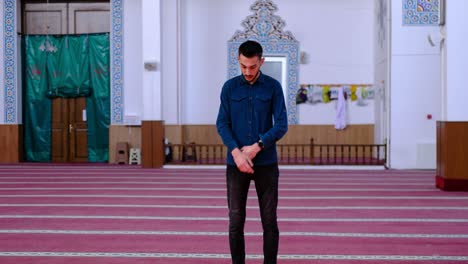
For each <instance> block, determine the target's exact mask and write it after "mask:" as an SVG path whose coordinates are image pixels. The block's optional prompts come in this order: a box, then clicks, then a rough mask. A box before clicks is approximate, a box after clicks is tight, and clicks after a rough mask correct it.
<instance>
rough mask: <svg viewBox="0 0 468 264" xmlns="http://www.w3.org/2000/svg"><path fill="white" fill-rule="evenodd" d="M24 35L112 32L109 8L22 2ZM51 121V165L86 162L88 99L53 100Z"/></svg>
mask: <svg viewBox="0 0 468 264" xmlns="http://www.w3.org/2000/svg"><path fill="white" fill-rule="evenodd" d="M22 13H23V16H22V21H23V23H22V25H23V32H24V33H25V34H41V35H47V34H49V35H54V34H59V35H62V34H89V33H104V32H110V4H109V1H106V2H98V3H96V2H93V3H89V2H88V3H83V1H81V2H80V3H73V2H72V1H62V2H58V1H54V3H43V1H42V2H40V1H32V0H31V1H25V2H23V12H22ZM51 100H52V113H51V115H52V117H51V120H52V121H51V131H52V132H51V162H87V161H88V144H87V132H88V125H87V120H86V97H77V98H61V97H58V98H54V99H51Z"/></svg>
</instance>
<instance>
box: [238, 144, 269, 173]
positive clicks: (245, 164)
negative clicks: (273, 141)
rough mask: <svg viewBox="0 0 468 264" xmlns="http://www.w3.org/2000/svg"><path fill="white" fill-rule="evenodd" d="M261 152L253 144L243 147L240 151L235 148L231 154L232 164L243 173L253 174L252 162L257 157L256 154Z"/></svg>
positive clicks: (258, 147) (256, 145)
mask: <svg viewBox="0 0 468 264" xmlns="http://www.w3.org/2000/svg"><path fill="white" fill-rule="evenodd" d="M260 150H262V149H261V148H260V146H259V145H258V143H254V144H252V145H250V146H244V147H242V148H241V149H239V148H235V149H233V150H232V152H231V154H232V157H233V158H234V162H235V163H236V165H237V168H238V169H239V170H240V171H241V172H244V173H250V174H252V173H254V170H253V166H254V164H253V162H252V160H253V159H254V158H255V156H257V154H258V152H260Z"/></svg>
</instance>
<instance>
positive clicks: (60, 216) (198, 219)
mask: <svg viewBox="0 0 468 264" xmlns="http://www.w3.org/2000/svg"><path fill="white" fill-rule="evenodd" d="M0 218H49V219H126V220H170V221H228V220H229V219H228V218H227V217H176V216H173V217H170V216H122V215H96V216H89V215H0ZM246 221H255V222H258V221H261V219H260V218H258V217H247V218H246ZM278 221H279V222H418V223H436V222H441V223H468V219H453V218H439V219H435V218H433V219H425V218H278Z"/></svg>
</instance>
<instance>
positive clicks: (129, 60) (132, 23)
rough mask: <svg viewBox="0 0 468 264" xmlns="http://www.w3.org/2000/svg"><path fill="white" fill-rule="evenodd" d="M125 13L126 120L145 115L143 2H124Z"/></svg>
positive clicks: (140, 0)
mask: <svg viewBox="0 0 468 264" xmlns="http://www.w3.org/2000/svg"><path fill="white" fill-rule="evenodd" d="M123 11H124V14H123V19H124V21H123V34H124V39H123V43H124V44H123V52H124V58H123V61H124V66H123V72H124V76H123V83H124V86H123V93H124V94H123V98H124V120H125V116H139V117H140V118H142V115H143V104H142V102H143V90H142V88H143V78H142V72H143V51H142V50H143V46H142V39H143V32H142V0H130V1H129V0H127V1H123ZM158 104H159V102H158Z"/></svg>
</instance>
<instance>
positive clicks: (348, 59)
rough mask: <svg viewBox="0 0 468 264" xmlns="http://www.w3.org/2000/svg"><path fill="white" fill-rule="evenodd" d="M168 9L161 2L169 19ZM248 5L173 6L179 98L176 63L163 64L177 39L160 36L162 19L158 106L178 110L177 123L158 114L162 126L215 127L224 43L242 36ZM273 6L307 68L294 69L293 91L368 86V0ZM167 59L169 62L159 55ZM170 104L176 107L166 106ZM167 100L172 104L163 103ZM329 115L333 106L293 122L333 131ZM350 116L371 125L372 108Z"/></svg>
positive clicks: (281, 1)
mask: <svg viewBox="0 0 468 264" xmlns="http://www.w3.org/2000/svg"><path fill="white" fill-rule="evenodd" d="M168 2H169V0H163V4H162V6H163V7H162V8H163V10H168V11H170V13H172V14H174V13H176V12H175V11H174V10H173V6H169V5H170V4H169V3H168ZM252 3H254V1H251V0H239V1H231V0H216V1H215V0H196V1H194V0H180V5H181V16H180V17H181V53H180V56H181V57H180V58H181V72H180V77H181V83H180V90H179V91H178V93H177V94H178V95H177V94H176V93H175V92H174V90H177V86H176V85H175V84H174V83H175V82H177V77H178V76H177V72H176V71H175V70H174V68H175V66H174V63H175V62H174V61H172V62H168V60H170V59H171V56H172V55H177V52H176V51H175V50H174V49H175V47H176V45H177V42H176V36H174V34H175V33H167V31H168V30H172V32H174V25H173V24H171V23H170V21H176V20H174V19H173V18H171V17H170V14H169V13H167V14H166V13H163V14H164V15H163V22H162V25H163V31H162V32H163V61H164V63H165V64H164V65H163V94H164V102H163V104H164V105H167V104H169V101H172V102H173V103H174V104H175V103H179V108H180V110H181V111H180V115H178V116H177V117H176V116H174V115H171V114H169V113H168V112H166V111H165V112H164V118H169V120H171V121H173V122H176V119H179V120H180V122H181V123H183V124H214V123H215V120H216V115H217V112H218V106H219V92H220V90H221V87H222V85H223V83H224V81H226V78H227V41H228V40H229V39H230V38H231V37H232V36H233V34H234V33H235V31H236V30H244V28H243V27H242V25H241V22H242V21H243V20H244V19H245V18H246V17H247V16H249V15H252V14H253V13H252V12H251V11H250V5H251V4H252ZM274 3H275V4H276V5H277V6H278V9H279V10H278V12H276V13H275V14H276V15H279V16H280V17H282V19H283V20H285V22H286V27H285V28H284V30H287V31H291V32H292V33H293V35H294V36H295V37H296V39H297V40H298V41H299V42H300V46H301V50H303V51H305V52H307V54H308V55H309V63H308V64H302V65H301V68H300V83H342V84H347V83H373V66H374V65H373V51H372V50H373V46H372V45H373V44H372V43H373V39H372V38H373V36H372V30H373V0H354V1H349V0H328V1H323V0H276V1H274ZM172 5H174V4H172ZM166 8H167V9H166ZM171 43H172V44H171ZM166 51H168V53H167V54H172V55H166ZM172 59H173V60H176V58H172ZM166 63H168V64H169V65H166ZM171 82H172V83H171ZM166 96H167V97H166ZM176 96H178V100H176V101H173V99H174V97H176ZM168 98H169V99H171V100H167V102H166V99H168ZM171 109H174V107H172V108H171ZM334 112H335V110H334V104H333V103H331V104H327V105H321V106H311V105H304V106H301V107H300V108H299V119H300V121H299V122H300V123H301V124H313V123H321V124H322V123H327V124H333V122H334V119H335V117H334V115H335V114H334ZM349 113H350V119H349V121H350V122H351V123H359V124H363V123H364V124H365V123H367V124H369V123H373V122H374V114H373V104H372V102H371V104H370V105H369V106H367V107H364V108H362V107H355V104H351V105H350V107H349ZM167 123H171V122H167Z"/></svg>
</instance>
